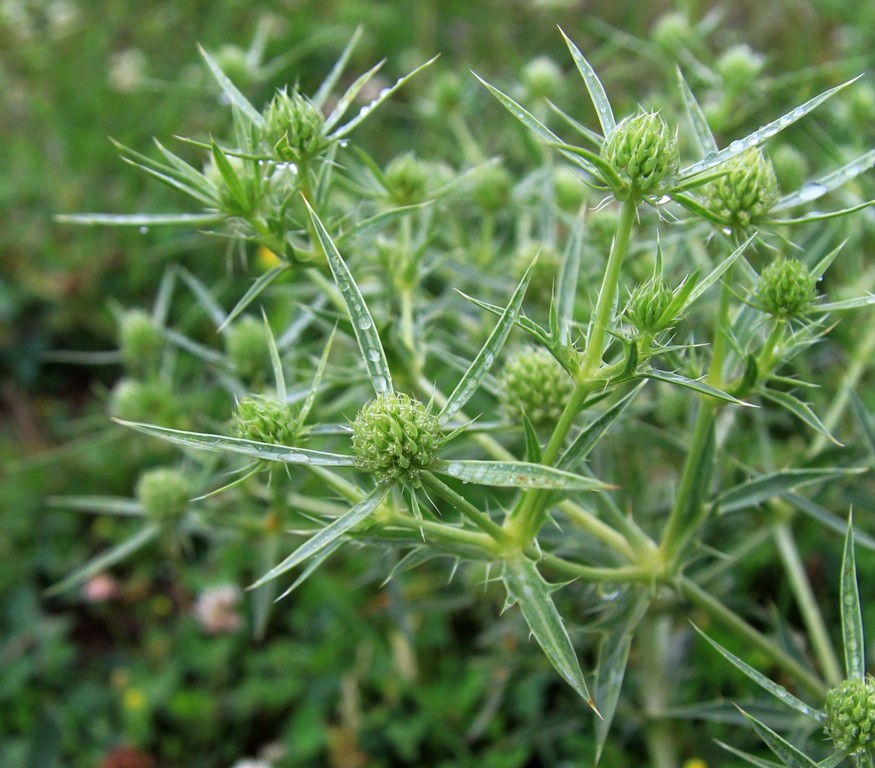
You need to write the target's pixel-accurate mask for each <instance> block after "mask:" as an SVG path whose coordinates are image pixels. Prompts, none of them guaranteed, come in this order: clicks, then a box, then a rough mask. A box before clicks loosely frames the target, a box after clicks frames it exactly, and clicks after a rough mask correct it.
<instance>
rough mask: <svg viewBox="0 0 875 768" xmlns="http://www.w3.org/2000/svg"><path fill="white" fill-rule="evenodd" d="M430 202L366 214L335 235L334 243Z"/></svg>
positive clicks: (360, 233)
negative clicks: (366, 215) (371, 214)
mask: <svg viewBox="0 0 875 768" xmlns="http://www.w3.org/2000/svg"><path fill="white" fill-rule="evenodd" d="M431 204H432V202H431V201H430V200H427V201H426V202H424V203H415V204H413V205H403V206H400V207H398V208H392V209H390V210H388V211H380V213H375V214H374V215H373V216H368V217H367V218H365V219H362V220H361V221H357V222H355V223H354V224H353V225H352V226H350V227H349V229H345V230H344V231H343V232H342V233H341V234H340V235H339V236H338V237H337V239H336V241H335V245H340V244H341V243H345V242H346V241H347V240H351V239H352V238H353V237H354V236H356V235H364V234H368V233H370V232H373V231H374V230H379V229H381V228H382V227H383V226H385V225H386V224H388V223H390V222H393V221H397V220H398V219H403V218H404V217H405V216H409V215H410V214H412V213H416V212H417V211H421V210H423V209H424V208H427V207H428V206H430V205H431Z"/></svg>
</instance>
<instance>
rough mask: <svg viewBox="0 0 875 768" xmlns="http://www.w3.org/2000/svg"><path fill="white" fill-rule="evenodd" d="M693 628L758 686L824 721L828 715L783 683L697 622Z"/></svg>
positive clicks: (816, 719)
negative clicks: (720, 641) (765, 673)
mask: <svg viewBox="0 0 875 768" xmlns="http://www.w3.org/2000/svg"><path fill="white" fill-rule="evenodd" d="M692 626H693V629H695V630H696V632H698V633H699V636H700V637H702V638H703V639H704V640H706V641H707V642H708V644H709V645H710V646H711V647H712V648H714V650H715V651H717V653H719V654H720V655H721V656H722V657H723V658H724V659H726V660H727V661H728V662H729V663H730V664H732V665H733V666H734V667H735V668H736V669H737V670H739V671H740V672H742V673H743V674H745V675H746V676H747V677H749V678H750V679H751V680H753V681H754V682H755V683H756V684H757V685H758V686H760V687H761V688H762V689H763V690H765V691H766V692H768V693H770V694H771V695H772V696H774V697H775V698H776V699H778V701H780V702H782V703H783V704H786V705H787V706H788V707H790V708H791V709H795V710H796V711H797V712H800V713H801V714H803V715H805V716H806V717H810V718H811V719H812V720H814V721H815V722H817V723H823V722H824V721H825V719H826V715H825V714H824V713H823V712H821V711H820V710H818V709H815V708H814V707H809V706H808V705H807V704H806V703H805V702H804V701H802V700H801V699H798V698H796V696H794V695H793V694H792V693H790V691H788V690H787V689H786V688H784V686H783V685H779V684H778V683H775V682H773V681H772V680H769V678H768V677H766V676H765V675H764V674H762V673H761V672H758V671H757V670H755V669H754V668H753V667H751V666H750V665H748V664H746V663H745V662H743V661H742V660H741V659H740V658H738V656H736V655H735V654H733V653H731V652H730V651H727V650H726V649H725V648H724V647H723V646H722V645H720V643H718V642H717V641H716V640H713V639H711V638H710V637H708V635H706V634H705V633H704V632H703V631H702V630H701V629H699V628H698V627H697V626H696V625H695V624H693V625H692Z"/></svg>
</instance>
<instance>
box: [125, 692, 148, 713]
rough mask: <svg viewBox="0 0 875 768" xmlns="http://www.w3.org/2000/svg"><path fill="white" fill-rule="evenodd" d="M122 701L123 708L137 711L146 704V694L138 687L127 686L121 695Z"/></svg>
mask: <svg viewBox="0 0 875 768" xmlns="http://www.w3.org/2000/svg"><path fill="white" fill-rule="evenodd" d="M122 703H123V704H124V707H125V709H127V710H130V711H131V712H139V711H140V710H141V709H143V707H145V706H146V694H145V693H143V691H141V690H140V689H139V688H128V689H127V690H126V691H125V692H124V694H123V695H122Z"/></svg>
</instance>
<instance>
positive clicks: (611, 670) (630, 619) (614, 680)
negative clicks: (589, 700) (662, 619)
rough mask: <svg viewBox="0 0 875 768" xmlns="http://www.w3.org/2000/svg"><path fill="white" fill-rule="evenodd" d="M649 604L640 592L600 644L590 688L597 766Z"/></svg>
mask: <svg viewBox="0 0 875 768" xmlns="http://www.w3.org/2000/svg"><path fill="white" fill-rule="evenodd" d="M649 605H650V596H649V595H648V594H647V593H646V591H642V593H641V595H640V596H639V597H638V598H637V600H636V601H635V602H634V603H632V604H630V606H629V608H628V612H627V614H626V617H625V618H624V620H623V621H622V623H621V624H620V625H619V626H617V627H615V628H614V629H612V630H611V631H610V632H609V633H608V634H606V635H605V636H604V638H603V639H602V641H601V643H600V644H599V657H598V666H597V668H596V681H595V685H594V686H593V689H594V690H593V693H594V696H595V703H596V706H597V707H598V711H599V712H600V713H601V718H600V719H598V720H596V723H595V732H596V754H595V763H596V765H598V762H599V760H600V759H601V756H602V750H603V749H604V747H605V744H606V743H607V740H608V734H609V732H610V729H611V723H612V722H613V720H614V714H615V712H616V711H617V703H618V702H619V700H620V692H621V690H622V688H623V678H624V677H625V676H626V665H627V664H628V662H629V650H630V649H631V647H632V637H633V635H634V632H635V628H636V627H637V626H638V624H639V622H640V621H641V619H642V618H643V617H644V614H645V613H646V612H647V608H648V606H649Z"/></svg>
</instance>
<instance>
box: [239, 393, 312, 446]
mask: <svg viewBox="0 0 875 768" xmlns="http://www.w3.org/2000/svg"><path fill="white" fill-rule="evenodd" d="M299 431H300V430H299V425H298V412H297V409H296V408H295V407H294V406H292V405H290V404H288V403H283V402H280V401H279V400H276V399H274V398H271V397H246V398H243V399H242V400H241V401H240V402H239V403H237V410H236V411H235V413H234V434H235V435H236V436H237V437H242V438H243V439H244V440H255V441H257V442H259V443H270V444H271V445H292V444H293V443H294V441H295V438H296V437H297V436H298V432H299Z"/></svg>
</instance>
